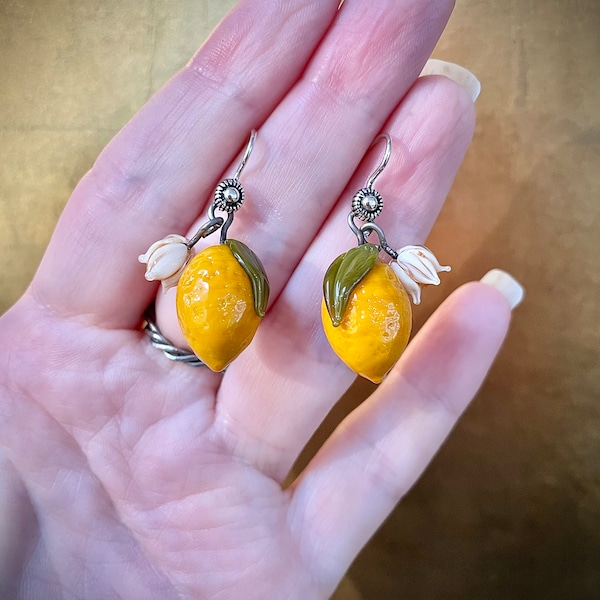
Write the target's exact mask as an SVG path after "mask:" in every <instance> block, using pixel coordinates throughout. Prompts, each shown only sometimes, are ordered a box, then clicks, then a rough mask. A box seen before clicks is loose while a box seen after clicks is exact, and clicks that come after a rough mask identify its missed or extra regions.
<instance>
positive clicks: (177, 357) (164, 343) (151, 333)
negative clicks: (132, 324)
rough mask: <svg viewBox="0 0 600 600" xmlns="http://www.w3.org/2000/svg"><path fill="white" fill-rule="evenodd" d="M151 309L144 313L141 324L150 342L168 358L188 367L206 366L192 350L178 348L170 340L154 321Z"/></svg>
mask: <svg viewBox="0 0 600 600" xmlns="http://www.w3.org/2000/svg"><path fill="white" fill-rule="evenodd" d="M152 313H153V311H152V310H149V311H148V313H147V314H146V315H145V317H144V318H145V321H144V325H143V329H144V332H145V333H146V335H147V336H148V337H149V338H150V343H151V344H152V345H153V346H154V347H155V348H157V349H158V350H160V351H161V352H162V353H163V354H164V355H165V356H166V357H167V358H168V359H169V360H173V361H176V362H181V363H183V364H185V365H189V366H190V367H204V366H206V365H205V364H204V363H203V362H202V361H201V360H200V359H199V358H198V357H197V356H196V355H195V354H194V353H193V352H190V351H189V350H183V349H182V348H178V347H177V346H175V345H174V344H172V343H171V342H170V340H168V339H167V338H166V337H165V336H164V335H163V334H162V333H161V332H160V329H159V328H158V326H157V325H156V323H155V322H154V317H153V314H152Z"/></svg>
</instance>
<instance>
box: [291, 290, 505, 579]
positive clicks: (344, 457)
mask: <svg viewBox="0 0 600 600" xmlns="http://www.w3.org/2000/svg"><path fill="white" fill-rule="evenodd" d="M509 320H510V307H509V305H508V302H507V301H506V298H505V297H504V296H502V295H501V294H500V293H499V292H498V291H496V290H494V289H492V288H490V287H488V286H486V285H483V284H481V283H473V284H469V285H466V286H463V287H462V288H460V289H459V290H458V291H457V292H456V293H454V294H453V295H452V296H451V297H450V298H449V299H448V300H447V301H446V302H445V303H444V304H443V305H442V306H441V308H440V309H439V310H438V311H437V312H436V314H435V315H434V316H433V317H432V318H431V319H430V321H429V322H428V323H427V324H426V325H425V326H424V328H423V329H422V330H421V332H420V333H419V334H418V335H417V336H416V337H415V339H414V341H413V342H412V343H411V344H410V346H409V349H408V350H407V352H406V353H405V355H404V356H403V357H402V359H401V360H400V362H399V364H398V365H397V366H396V368H395V369H394V370H393V372H392V373H391V374H390V376H389V377H388V378H387V379H386V380H385V381H384V383H383V384H382V385H381V386H380V387H379V388H378V389H377V391H376V392H375V393H374V394H373V395H372V396H371V397H370V398H369V399H368V400H367V401H366V402H365V403H364V404H363V405H361V406H360V407H359V408H357V409H356V410H355V411H354V412H353V413H351V415H350V416H349V417H347V418H346V419H345V420H344V421H343V422H342V424H341V425H340V426H339V427H338V429H337V430H336V431H335V432H334V434H333V436H332V437H331V438H330V439H329V440H328V441H327V442H326V444H325V446H324V447H323V448H322V449H321V450H320V451H319V453H318V454H317V456H316V457H315V458H314V459H313V461H312V462H311V463H310V464H309V466H308V468H307V470H306V471H305V472H304V473H303V474H302V475H301V477H300V479H299V480H298V481H297V483H295V484H294V487H293V490H294V491H293V500H292V507H291V510H292V518H291V522H292V527H293V530H294V531H295V532H296V534H297V535H298V536H299V537H300V541H301V543H302V545H303V547H304V548H305V549H306V550H307V552H308V551H311V549H312V552H313V554H312V555H310V556H309V564H310V565H311V566H312V567H313V568H314V569H315V572H316V574H317V575H316V576H317V577H318V578H320V579H321V580H322V581H323V582H324V583H325V584H326V585H329V586H333V585H335V582H336V581H337V579H339V577H341V575H342V574H343V572H344V571H345V570H346V569H347V568H348V567H349V566H350V563H351V562H352V560H353V559H354V557H355V556H356V554H357V553H358V552H359V551H360V549H361V548H362V546H363V545H364V544H366V542H367V541H368V540H369V538H370V537H371V536H372V535H373V533H374V532H375V530H376V529H377V528H378V527H379V525H380V524H381V522H382V521H383V520H384V519H385V518H386V516H387V515H388V514H389V513H390V511H391V510H392V509H393V508H394V506H395V504H396V503H397V502H398V501H399V500H400V498H402V496H403V495H404V494H406V493H407V491H408V490H409V489H410V488H411V486H412V485H413V484H414V483H415V481H416V480H417V478H418V477H419V476H420V475H421V473H422V472H423V470H424V469H425V467H426V465H427V464H428V463H429V461H430V460H431V458H432V457H433V455H434V454H435V453H436V452H437V451H438V449H439V447H440V445H441V444H442V442H443V441H444V439H445V438H446V436H447V435H448V434H449V432H450V430H451V429H452V427H454V425H455V423H456V421H457V419H458V417H459V416H460V414H461V413H462V412H463V411H464V409H465V408H466V407H467V405H468V403H469V402H470V400H471V399H472V397H473V396H474V394H475V393H476V391H477V389H478V388H479V386H480V385H481V383H482V381H483V379H484V377H485V375H486V373H487V371H488V369H489V367H490V365H491V364H492V361H493V360H494V358H495V356H496V354H497V352H498V350H499V348H500V346H501V344H502V341H503V339H504V337H505V335H506V332H507V329H508V324H509ZM317 553H318V554H317Z"/></svg>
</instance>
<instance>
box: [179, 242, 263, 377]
mask: <svg viewBox="0 0 600 600" xmlns="http://www.w3.org/2000/svg"><path fill="white" fill-rule="evenodd" d="M230 242H231V243H234V244H237V248H238V249H239V247H240V246H241V247H243V249H245V250H244V256H245V257H246V258H248V256H249V255H248V254H247V253H250V254H251V256H252V257H254V260H256V261H257V262H258V264H259V265H260V261H258V259H257V258H256V255H254V253H252V251H251V250H249V248H247V246H244V245H243V244H241V243H240V242H234V241H232V240H228V241H227V243H224V244H219V245H217V246H210V247H208V248H205V249H204V250H202V251H201V252H199V253H198V254H197V255H196V256H195V257H194V258H193V259H192V260H191V261H190V262H189V264H188V265H187V267H186V268H185V270H184V272H183V273H182V275H181V278H180V279H179V283H178V285H177V300H176V303H177V316H178V318H179V324H180V326H181V330H182V332H183V335H184V336H185V339H186V340H187V342H188V344H189V345H190V347H191V349H192V350H193V351H194V353H195V354H196V356H198V358H200V360H202V361H203V362H204V363H205V364H206V366H208V367H209V368H210V369H212V370H213V371H222V370H223V369H225V367H227V365H228V364H229V363H230V362H231V361H232V360H234V359H235V358H236V357H237V356H238V355H239V354H240V353H241V352H242V350H244V349H245V348H246V347H247V346H248V344H249V343H250V342H251V341H252V338H253V337H254V334H255V333H256V329H257V328H258V325H259V323H260V320H261V316H262V315H260V316H259V314H258V312H259V311H257V309H256V307H255V305H256V303H255V297H256V290H255V289H254V287H253V281H252V278H251V277H250V275H249V273H248V271H247V269H245V268H244V266H242V264H241V263H240V261H241V258H240V256H239V255H238V254H237V253H236V252H235V248H234V251H232V247H230V245H229V243H230ZM242 262H243V260H242ZM260 267H261V269H262V265H260ZM263 274H264V271H263ZM265 280H266V276H265ZM266 285H267V298H268V282H267V284H266ZM264 305H265V306H266V301H265V302H264ZM262 314H264V311H263V312H262Z"/></svg>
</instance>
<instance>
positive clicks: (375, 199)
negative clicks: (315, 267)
mask: <svg viewBox="0 0 600 600" xmlns="http://www.w3.org/2000/svg"><path fill="white" fill-rule="evenodd" d="M382 139H383V140H385V152H384V154H383V158H382V159H381V162H380V163H379V166H378V167H377V168H376V169H375V170H374V171H373V173H371V175H370V176H369V178H368V179H367V182H366V184H365V187H363V188H361V189H360V190H358V192H356V194H354V197H353V198H352V211H351V212H350V217H349V218H350V219H351V220H354V218H356V219H359V220H361V221H367V222H370V223H371V222H373V221H374V220H375V219H376V218H377V217H378V216H379V215H380V214H381V211H382V210H383V198H382V197H381V194H380V193H379V192H378V191H377V190H376V189H375V188H374V187H373V184H374V183H375V180H376V179H377V178H378V177H379V175H381V173H382V171H383V170H384V169H385V168H386V167H387V165H388V163H389V162H390V157H391V155H392V138H391V137H390V136H389V135H388V134H387V133H383V134H381V135H380V136H378V137H377V138H376V139H375V141H374V142H373V143H372V144H371V148H373V146H374V145H375V144H376V143H377V142H378V141H379V140H382ZM350 227H351V229H352V231H354V232H355V233H356V228H355V227H353V226H352V225H351V226H350ZM359 243H361V244H362V243H364V242H363V241H361V238H360V237H359Z"/></svg>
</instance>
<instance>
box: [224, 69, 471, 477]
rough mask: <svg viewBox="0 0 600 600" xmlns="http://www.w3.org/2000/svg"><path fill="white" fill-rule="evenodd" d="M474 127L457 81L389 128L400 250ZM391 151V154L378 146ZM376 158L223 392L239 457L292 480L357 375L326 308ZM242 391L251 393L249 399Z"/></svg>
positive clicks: (442, 187) (419, 235) (391, 202)
mask: <svg viewBox="0 0 600 600" xmlns="http://www.w3.org/2000/svg"><path fill="white" fill-rule="evenodd" d="M473 127H474V110H473V105H472V103H471V101H470V99H469V96H468V95H467V94H466V92H465V91H464V90H463V89H462V88H461V87H459V86H457V85H456V84H454V83H453V82H451V81H448V80H445V79H441V78H435V79H433V78H431V79H426V80H422V81H419V82H418V83H417V85H416V86H415V87H414V88H413V89H412V90H411V92H410V93H409V94H408V96H407V97H406V98H405V100H404V101H403V103H402V104H401V106H400V107H399V108H398V110H397V111H396V112H395V113H394V115H393V116H392V118H391V119H390V121H389V123H388V124H387V125H386V130H387V131H389V133H390V134H391V137H392V140H393V151H392V157H391V160H390V164H389V165H388V167H387V168H386V170H385V172H384V173H383V174H382V175H381V177H380V179H378V181H377V189H378V190H379V191H380V192H381V194H382V195H383V197H384V199H387V201H385V202H386V208H385V209H384V213H383V214H382V215H381V217H384V218H385V220H384V223H383V224H384V227H385V230H386V232H387V234H388V238H389V239H390V242H391V241H392V239H393V240H394V241H396V242H398V243H399V245H402V244H405V243H415V242H417V243H418V242H421V241H422V240H423V239H424V238H425V236H426V235H427V233H428V231H429V229H430V228H431V226H432V224H433V222H434V220H435V218H436V216H437V214H438V211H439V209H440V207H441V205H442V203H443V200H444V198H445V197H446V195H447V193H448V190H449V188H450V185H451V183H452V180H453V178H454V176H455V174H456V171H457V170H458V167H459V165H460V163H461V161H462V158H463V155H464V152H465V151H466V148H467V146H468V144H469V141H470V139H471V135H472V132H473ZM376 151H379V152H381V147H375V148H374V153H375V152H376ZM374 153H370V154H369V155H368V156H367V158H366V159H365V161H364V162H363V164H362V165H361V168H360V169H359V171H358V172H357V175H356V177H354V178H353V180H352V181H351V183H350V185H349V186H348V189H347V190H346V192H345V193H344V194H343V197H342V199H341V200H340V202H339V204H338V206H337V207H336V209H335V211H334V212H333V213H332V214H331V217H330V219H329V220H328V222H327V223H326V225H325V226H324V227H323V230H322V231H321V232H320V234H319V236H318V237H317V239H316V240H315V242H314V244H313V245H312V246H311V247H310V249H309V250H308V252H307V254H306V257H305V259H304V260H303V261H302V263H301V264H300V265H299V266H298V268H297V269H296V271H295V273H294V275H293V276H292V278H291V279H290V281H289V283H288V285H287V286H286V288H285V289H284V291H283V292H282V293H281V295H280V296H279V298H278V300H277V302H276V303H275V304H274V305H273V307H272V309H271V311H270V313H269V314H268V315H267V317H266V318H265V319H264V321H263V323H262V324H261V327H260V328H259V330H258V333H257V335H256V338H255V340H254V342H253V344H252V345H251V346H250V347H249V348H248V350H247V351H246V352H245V353H244V354H242V356H240V358H239V359H238V360H237V361H236V362H235V363H234V364H233V365H232V366H231V367H230V369H229V370H228V372H227V376H226V377H225V379H224V380H223V383H222V384H221V388H220V391H219V399H218V403H217V414H218V415H222V416H223V417H224V419H223V423H224V426H225V427H226V428H227V429H228V430H230V431H234V432H235V436H230V437H232V438H233V439H235V440H236V441H237V446H236V451H237V452H239V453H240V454H242V455H243V456H244V459H245V460H247V461H252V462H255V463H256V464H257V465H258V466H259V467H260V468H262V469H264V470H265V471H266V472H268V473H269V474H270V475H271V476H273V477H275V478H277V479H278V480H280V481H282V480H283V479H284V478H285V476H286V475H287V472H288V471H289V469H290V468H291V466H292V464H293V462H294V460H295V459H296V457H297V455H298V453H299V452H300V450H301V449H302V448H303V447H304V445H305V444H306V442H307V441H308V439H309V438H310V436H311V435H312V434H313V432H314V431H315V429H316V428H317V427H318V425H319V424H320V423H321V421H322V420H323V418H324V417H325V415H326V414H327V413H328V412H329V410H330V409H331V407H332V406H333V404H334V403H335V402H336V401H337V399H338V398H339V397H340V396H341V394H342V393H343V392H344V391H345V390H346V389H347V388H348V386H349V385H350V384H351V382H352V381H353V379H354V374H353V373H351V372H350V370H349V369H348V368H347V367H346V366H345V365H343V364H342V362H341V361H340V360H339V359H338V358H337V356H335V354H334V353H333V351H332V350H331V349H330V347H329V344H328V342H327V340H326V339H325V336H324V334H323V331H322V325H321V318H320V311H321V308H320V305H321V300H322V280H323V274H324V273H325V270H326V269H327V267H328V266H329V264H330V263H331V261H332V260H333V259H334V258H335V256H337V255H339V254H340V253H342V252H344V251H346V250H348V248H349V247H351V246H353V245H355V244H356V238H355V237H354V235H353V234H352V233H351V232H350V230H349V229H348V226H347V223H346V216H347V214H348V212H349V207H350V201H351V198H352V195H353V193H354V192H355V191H356V190H357V189H358V188H360V187H362V186H363V185H364V181H365V179H366V177H367V174H368V173H370V172H371V171H372V170H373V165H374V164H377V163H378V161H379V158H380V157H379V156H374ZM236 390H243V396H242V394H241V393H240V392H236Z"/></svg>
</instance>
